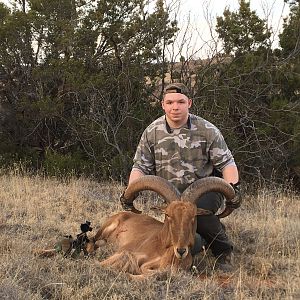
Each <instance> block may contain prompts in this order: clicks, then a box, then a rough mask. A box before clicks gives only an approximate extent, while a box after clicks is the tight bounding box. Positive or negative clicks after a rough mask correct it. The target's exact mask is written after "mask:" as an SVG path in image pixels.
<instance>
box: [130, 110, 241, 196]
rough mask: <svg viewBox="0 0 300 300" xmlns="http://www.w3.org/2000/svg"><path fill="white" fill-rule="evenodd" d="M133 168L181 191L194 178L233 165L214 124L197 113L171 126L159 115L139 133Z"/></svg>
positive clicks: (229, 153) (208, 174)
mask: <svg viewBox="0 0 300 300" xmlns="http://www.w3.org/2000/svg"><path fill="white" fill-rule="evenodd" d="M133 161H134V165H133V169H135V168H137V169H139V170H141V171H142V172H143V173H144V174H145V175H157V176H160V177H163V178H165V179H167V180H168V181H170V182H172V183H173V184H174V185H175V186H176V187H177V188H178V189H179V191H181V192H182V191H183V190H184V189H186V188H187V186H189V185H190V184H191V183H193V182H194V181H195V180H197V179H199V178H203V177H207V176H210V175H211V174H212V171H213V168H216V169H217V170H219V171H222V169H223V168H224V167H225V166H227V165H230V164H235V162H234V158H233V156H232V154H231V152H230V150H229V149H228V147H227V145H226V143H225V141H224V138H223V136H222V134H221V132H220V131H219V129H218V128H217V127H215V126H214V125H213V124H211V123H210V122H208V121H206V120H204V119H203V118H200V117H198V116H195V115H192V114H190V115H189V118H188V122H187V124H186V126H183V127H181V128H176V129H171V128H170V127H169V125H168V123H167V121H166V118H165V116H162V117H160V118H158V119H157V120H155V121H154V122H153V123H152V124H150V125H149V126H148V127H147V128H146V129H145V131H144V133H143V134H142V137H141V140H140V142H139V145H138V147H137V151H136V154H135V157H134V160H133Z"/></svg>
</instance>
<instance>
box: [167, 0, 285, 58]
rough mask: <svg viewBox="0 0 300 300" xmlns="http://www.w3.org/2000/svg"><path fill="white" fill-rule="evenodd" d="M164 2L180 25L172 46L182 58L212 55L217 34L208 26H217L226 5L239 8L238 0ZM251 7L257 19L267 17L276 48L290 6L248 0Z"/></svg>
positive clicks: (274, 1) (274, 0) (267, 0)
mask: <svg viewBox="0 0 300 300" xmlns="http://www.w3.org/2000/svg"><path fill="white" fill-rule="evenodd" d="M165 1H166V4H167V5H169V6H170V7H171V11H173V13H175V14H176V15H177V18H178V22H179V27H180V28H181V32H180V34H179V37H178V39H177V41H175V43H174V45H173V48H172V49H174V50H175V51H177V52H181V53H180V55H183V56H184V57H189V56H196V57H208V56H210V55H213V51H214V49H215V42H214V40H213V38H212V37H216V33H215V32H214V31H213V30H212V31H211V29H213V28H214V27H215V25H216V17H217V16H222V15H223V11H224V9H225V8H226V7H227V8H229V9H230V10H231V11H237V10H238V8H239V1H238V0H165ZM178 3H180V5H178ZM250 8H251V10H254V11H255V12H256V13H257V14H258V16H259V17H260V18H262V19H265V20H267V24H268V26H269V28H271V30H272V32H273V33H274V34H273V35H272V40H273V47H277V46H278V34H279V33H280V31H281V29H282V23H283V18H284V17H286V16H288V14H289V6H288V5H287V4H286V3H285V2H284V0H250ZM188 24H189V25H188ZM184 33H185V34H184ZM183 36H185V40H186V42H187V43H186V44H187V45H186V46H185V47H183V48H182V49H181V47H180V45H181V43H182V40H183ZM218 47H220V45H218ZM172 49H171V50H170V51H171V52H172V51H173V50H172ZM180 49H181V50H180Z"/></svg>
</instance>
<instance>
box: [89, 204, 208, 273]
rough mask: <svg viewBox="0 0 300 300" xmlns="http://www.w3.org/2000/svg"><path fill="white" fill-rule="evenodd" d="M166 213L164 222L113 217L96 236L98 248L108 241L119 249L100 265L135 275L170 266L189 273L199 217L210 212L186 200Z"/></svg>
mask: <svg viewBox="0 0 300 300" xmlns="http://www.w3.org/2000/svg"><path fill="white" fill-rule="evenodd" d="M163 211H164V213H165V221H164V223H162V222H160V221H158V220H156V219H154V218H152V217H150V216H147V215H143V214H135V213H132V212H120V213H118V214H116V215H113V216H111V217H109V218H108V219H107V220H106V222H105V223H104V224H103V226H102V227H101V228H100V229H99V231H98V232H97V233H96V235H95V237H94V242H95V248H97V247H98V243H99V241H101V240H105V241H106V242H108V243H111V244H113V245H114V246H115V249H116V253H115V254H113V255H112V256H110V257H109V258H107V259H106V260H104V261H101V262H100V265H101V266H109V267H112V268H115V269H117V270H122V271H125V272H128V273H130V274H132V275H149V274H152V273H153V272H155V271H159V270H165V269H168V268H170V267H172V268H173V269H175V270H178V269H183V270H188V269H189V268H190V267H191V264H192V256H191V253H190V249H191V247H193V245H194V238H195V232H196V216H197V214H206V213H207V212H206V211H199V209H198V210H197V207H196V205H195V204H193V203H191V202H184V201H173V202H171V203H170V204H169V205H168V206H167V208H166V209H164V210H163ZM178 249H179V251H178ZM180 250H181V251H180ZM183 250H184V253H183V252H182V251H183ZM180 252H182V253H180Z"/></svg>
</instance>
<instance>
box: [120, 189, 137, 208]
mask: <svg viewBox="0 0 300 300" xmlns="http://www.w3.org/2000/svg"><path fill="white" fill-rule="evenodd" d="M125 192H126V189H125V190H124V191H123V193H122V194H121V196H120V202H121V205H122V207H123V209H124V210H126V211H132V212H136V213H137V212H139V211H138V210H136V209H135V207H134V205H133V201H134V200H135V199H136V198H137V197H138V196H139V193H136V194H134V197H133V199H126V198H125V196H124V195H125Z"/></svg>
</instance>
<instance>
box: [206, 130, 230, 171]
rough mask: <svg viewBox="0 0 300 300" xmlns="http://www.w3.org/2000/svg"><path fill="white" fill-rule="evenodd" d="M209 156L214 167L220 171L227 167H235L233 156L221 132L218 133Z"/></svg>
mask: <svg viewBox="0 0 300 300" xmlns="http://www.w3.org/2000/svg"><path fill="white" fill-rule="evenodd" d="M209 155H210V159H211V161H212V164H213V166H214V167H215V168H216V169H217V170H219V171H222V169H224V168H225V167H226V166H229V165H235V161H234V158H233V155H232V153H231V151H230V150H229V149H228V146H227V144H226V142H225V140H224V137H223V135H222V134H221V132H220V131H219V130H217V131H216V136H215V138H214V139H213V141H212V144H211V145H210V148H209Z"/></svg>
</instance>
